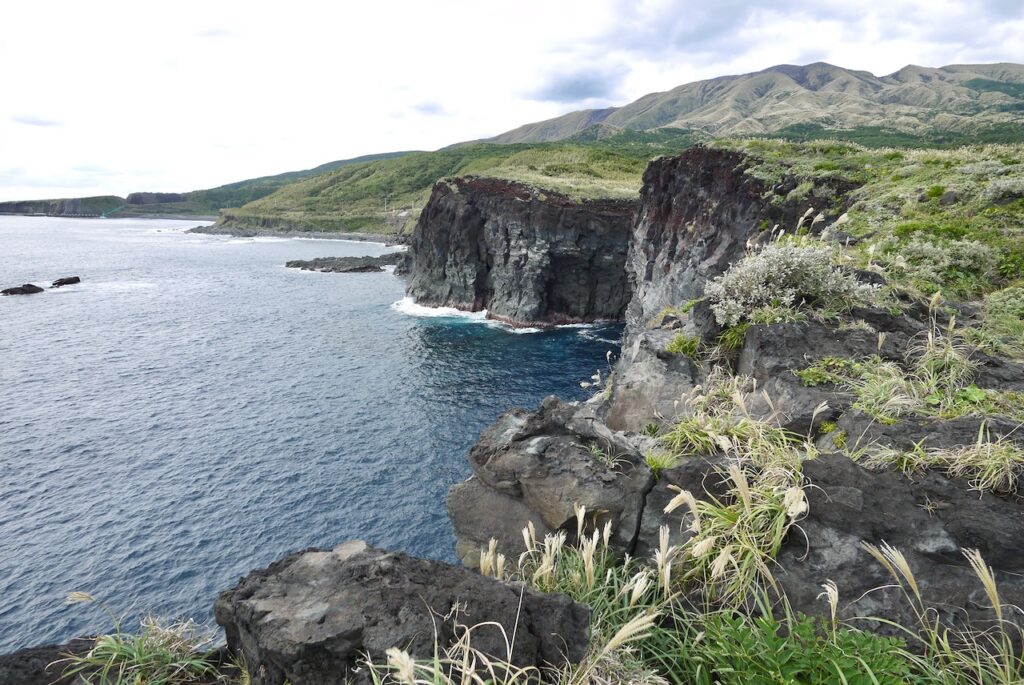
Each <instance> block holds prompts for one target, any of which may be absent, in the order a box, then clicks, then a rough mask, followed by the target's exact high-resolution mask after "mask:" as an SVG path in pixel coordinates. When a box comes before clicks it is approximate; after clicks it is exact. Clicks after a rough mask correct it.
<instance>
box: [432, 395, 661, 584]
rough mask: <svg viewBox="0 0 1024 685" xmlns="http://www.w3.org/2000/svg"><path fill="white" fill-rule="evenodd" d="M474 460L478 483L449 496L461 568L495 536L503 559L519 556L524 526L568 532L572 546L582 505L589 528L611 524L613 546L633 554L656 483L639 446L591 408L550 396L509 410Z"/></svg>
mask: <svg viewBox="0 0 1024 685" xmlns="http://www.w3.org/2000/svg"><path fill="white" fill-rule="evenodd" d="M469 462H470V465H471V466H472V468H473V474H474V475H473V479H471V480H470V481H468V482H466V483H464V484H461V485H457V486H455V487H454V488H452V489H451V491H450V492H449V495H448V513H449V517H450V518H451V520H452V525H453V527H454V528H455V535H456V537H457V539H458V541H459V542H458V551H459V554H460V557H461V558H462V560H463V563H465V564H467V565H475V564H476V563H477V551H478V550H479V548H480V546H482V545H486V544H487V542H488V541H489V540H490V539H491V538H492V537H493V538H495V539H497V541H498V548H499V549H500V550H501V551H503V552H504V553H505V554H508V555H510V556H514V555H518V554H519V553H521V552H522V551H523V550H524V549H525V547H524V543H523V539H522V536H521V534H520V532H521V530H522V528H523V527H524V526H525V525H526V524H527V521H533V522H534V525H535V527H536V528H537V534H538V535H543V534H544V533H546V532H548V531H558V530H564V531H565V532H566V533H567V535H568V536H569V539H570V542H572V541H573V540H574V538H575V536H576V530H577V522H576V510H575V505H577V504H579V505H582V506H585V507H586V509H587V512H588V513H587V521H585V522H584V528H585V530H586V531H588V532H589V531H592V530H594V529H595V528H599V527H601V526H603V525H604V524H605V523H606V522H608V521H610V522H611V524H612V531H613V535H612V539H611V545H612V546H613V547H614V548H616V549H617V550H619V551H620V552H622V553H632V552H633V550H634V547H635V544H636V531H637V527H638V525H639V522H640V513H641V511H642V509H643V505H644V497H645V496H646V494H647V492H648V491H650V489H651V487H652V486H653V485H654V479H653V476H652V475H651V471H650V469H649V468H648V467H647V465H646V464H645V463H644V460H643V457H642V455H641V454H640V452H639V451H638V450H637V448H636V446H635V445H634V444H633V443H632V442H631V441H630V440H628V439H627V437H626V436H625V435H623V434H621V433H616V432H613V431H612V430H611V429H609V428H608V427H607V426H606V425H605V424H604V423H602V422H601V421H600V420H599V419H598V418H597V416H596V414H595V413H594V409H593V408H592V407H590V406H587V405H583V406H580V405H573V404H567V403H565V402H562V401H561V400H559V399H558V398H556V397H549V398H547V399H546V400H544V402H543V403H542V404H541V406H540V408H539V409H538V410H537V411H535V412H527V411H525V410H522V409H514V410H512V411H508V412H506V413H505V414H503V415H502V416H501V417H500V418H499V419H498V420H497V421H496V422H495V423H494V424H493V425H492V426H491V427H489V428H488V429H487V430H486V431H485V432H484V434H483V435H482V436H481V437H480V441H479V442H478V443H477V444H476V445H475V446H474V447H473V449H472V450H471V451H470V454H469ZM483 512H485V513H483Z"/></svg>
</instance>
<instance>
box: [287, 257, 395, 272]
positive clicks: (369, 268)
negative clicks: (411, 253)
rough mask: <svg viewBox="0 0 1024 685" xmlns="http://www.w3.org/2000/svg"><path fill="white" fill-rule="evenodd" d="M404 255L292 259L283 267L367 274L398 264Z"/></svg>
mask: <svg viewBox="0 0 1024 685" xmlns="http://www.w3.org/2000/svg"><path fill="white" fill-rule="evenodd" d="M404 257H405V254H404V253H402V252H392V253H390V254H386V255H381V256H380V257H317V258H316V259H308V260H304V259H293V260H292V261H290V262H286V263H285V266H287V267H289V268H291V269H302V270H303V271H323V272H325V273H326V272H331V273H339V274H348V273H368V272H377V271H383V270H384V267H385V266H392V265H396V264H398V263H399V262H400V261H401V260H402V259H403V258H404Z"/></svg>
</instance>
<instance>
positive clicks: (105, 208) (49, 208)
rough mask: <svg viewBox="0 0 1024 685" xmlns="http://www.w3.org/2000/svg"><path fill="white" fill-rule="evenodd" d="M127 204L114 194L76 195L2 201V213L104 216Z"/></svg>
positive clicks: (0, 208) (0, 209) (0, 210)
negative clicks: (56, 198) (60, 197)
mask: <svg viewBox="0 0 1024 685" xmlns="http://www.w3.org/2000/svg"><path fill="white" fill-rule="evenodd" d="M124 204H125V201H124V198H120V197H117V196H114V195H101V196H98V197H76V198H68V199H63V200H26V201H18V202H0V214H45V215H46V216H85V217H93V216H102V215H104V214H106V213H108V212H112V211H114V210H116V209H118V208H120V207H123V206H124Z"/></svg>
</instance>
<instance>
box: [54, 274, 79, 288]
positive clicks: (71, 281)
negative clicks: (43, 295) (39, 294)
mask: <svg viewBox="0 0 1024 685" xmlns="http://www.w3.org/2000/svg"><path fill="white" fill-rule="evenodd" d="M81 282H82V279H81V278H80V277H78V276H65V277H64V278H58V279H57V280H56V281H54V282H53V283H51V284H50V287H51V288H63V287H64V286H66V285H77V284H78V283H81Z"/></svg>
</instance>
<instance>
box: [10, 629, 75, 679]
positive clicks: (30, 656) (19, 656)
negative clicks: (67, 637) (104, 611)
mask: <svg viewBox="0 0 1024 685" xmlns="http://www.w3.org/2000/svg"><path fill="white" fill-rule="evenodd" d="M92 646H93V641H92V640H72V641H71V642H69V643H67V644H63V645H42V646H39V647H28V648H26V649H19V650H18V651H17V652H12V653H10V654H0V683H3V684H4V685H72V683H75V682H78V681H79V678H78V677H77V676H65V675H63V674H64V670H65V668H66V667H67V661H66V659H67V657H68V655H70V654H85V653H86V652H88V651H89V650H90V649H92Z"/></svg>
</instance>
